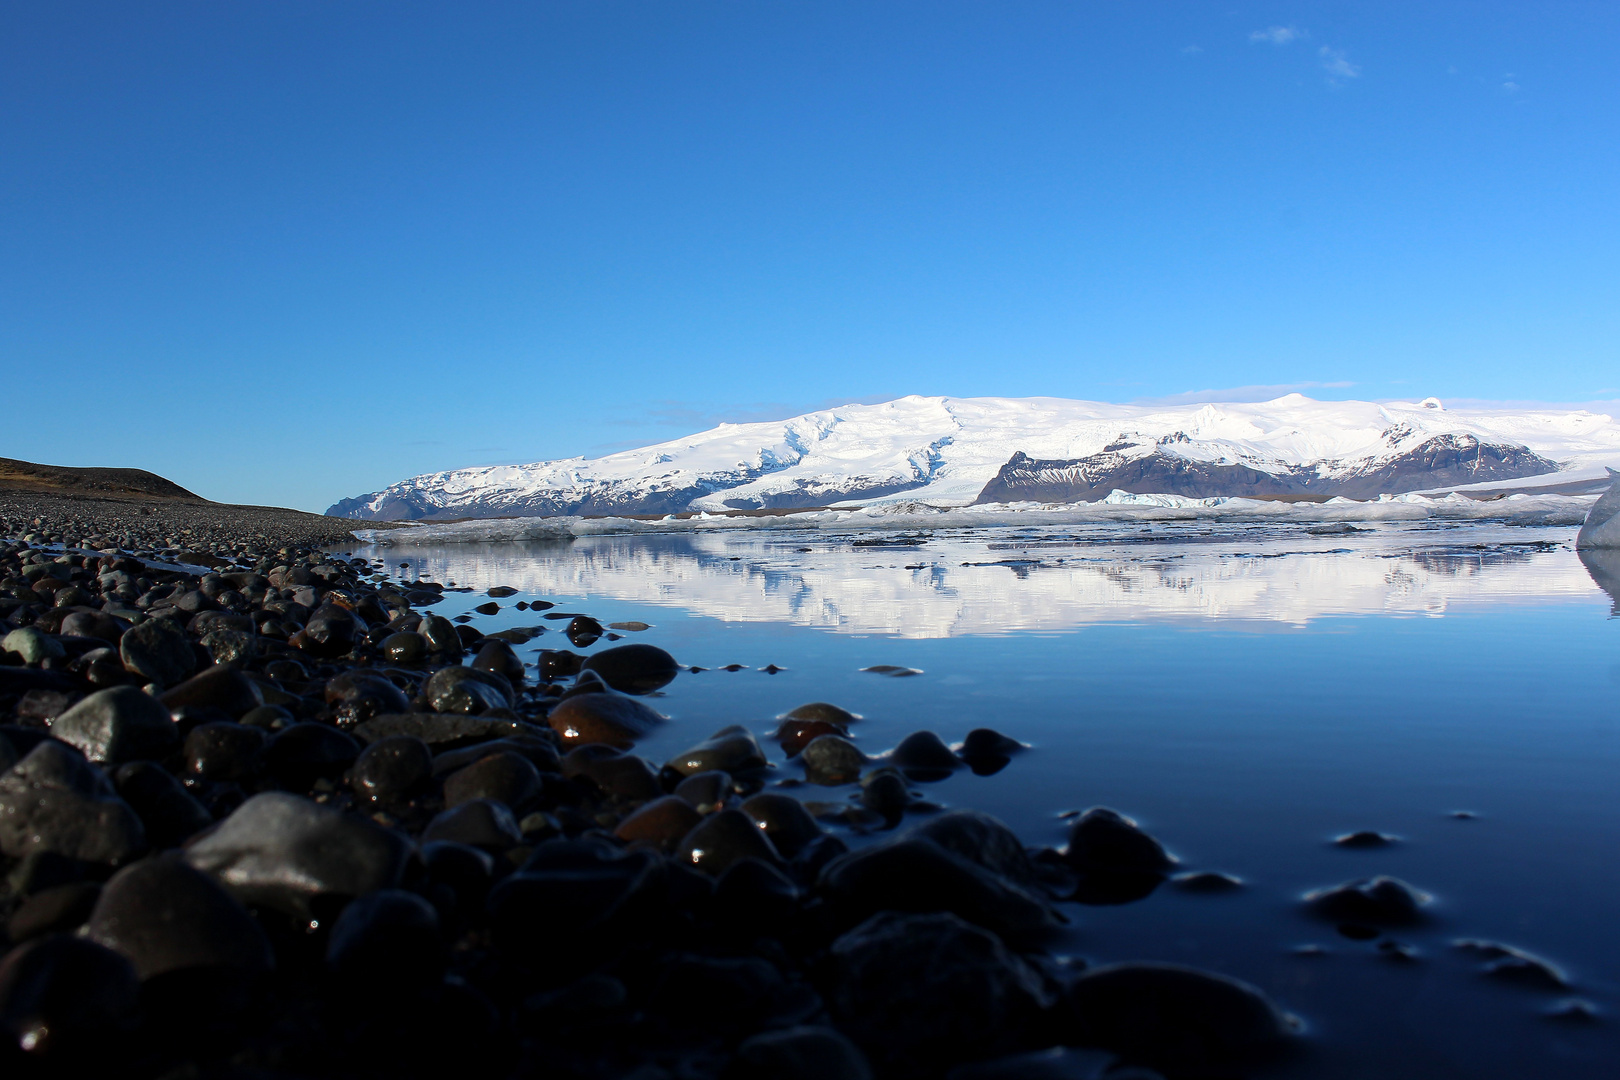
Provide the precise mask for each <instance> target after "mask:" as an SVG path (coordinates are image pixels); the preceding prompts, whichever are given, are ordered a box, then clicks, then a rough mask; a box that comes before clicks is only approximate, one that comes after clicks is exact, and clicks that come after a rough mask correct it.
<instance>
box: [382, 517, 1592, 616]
mask: <svg viewBox="0 0 1620 1080" xmlns="http://www.w3.org/2000/svg"><path fill="white" fill-rule="evenodd" d="M1567 532H1568V530H1535V531H1534V532H1529V531H1527V530H1525V529H1508V528H1497V527H1481V528H1469V529H1451V530H1443V531H1434V530H1402V529H1390V530H1380V531H1378V532H1376V533H1369V534H1366V535H1365V536H1355V537H1348V536H1308V535H1305V534H1303V533H1298V532H1294V533H1287V534H1283V533H1277V532H1270V531H1268V532H1266V533H1265V534H1264V535H1259V534H1256V533H1255V532H1254V530H1243V531H1237V530H1234V531H1231V532H1229V533H1226V534H1222V533H1220V532H1218V531H1213V530H1209V529H1202V530H1201V531H1200V532H1198V533H1194V532H1193V531H1192V530H1190V529H1189V530H1184V531H1183V532H1182V533H1181V534H1179V535H1178V534H1174V533H1172V534H1169V535H1162V536H1161V535H1152V536H1146V537H1144V536H1141V535H1137V534H1136V530H1135V529H1134V527H1133V529H1132V531H1131V533H1130V534H1115V535H1113V536H1108V535H1097V536H1094V537H1093V538H1083V539H1073V538H1068V537H1065V536H1060V535H1059V536H1054V535H1049V534H1041V533H1039V532H1038V531H1037V532H1033V533H1031V532H1030V531H1029V530H1023V531H1022V532H1021V533H1019V534H1016V535H1015V534H1014V533H1012V532H1011V531H1008V530H986V531H982V532H978V533H975V534H970V535H960V534H957V535H948V534H935V535H934V536H933V537H932V538H931V539H930V541H929V543H928V544H926V545H924V546H923V547H920V548H893V549H888V548H877V549H874V548H856V547H852V546H850V545H849V544H848V543H847V542H844V541H841V540H837V539H833V540H831V541H829V538H828V537H826V536H825V535H810V534H799V535H798V536H783V535H782V534H781V533H779V532H776V533H728V534H704V533H694V534H679V535H658V536H597V537H585V538H581V539H579V540H576V541H575V542H574V543H573V544H570V545H556V544H551V545H542V544H456V545H449V546H445V547H439V548H431V549H414V548H406V547H394V548H389V549H386V556H387V558H388V559H389V561H390V563H391V564H394V565H397V564H398V563H399V562H402V561H406V560H409V561H410V563H411V565H412V572H413V573H414V572H420V573H422V574H423V575H424V576H427V577H431V578H434V579H437V580H440V581H449V580H454V581H457V582H460V583H461V584H464V585H471V586H474V587H475V588H478V589H485V588H488V587H490V586H492V585H510V586H514V587H516V588H519V589H522V590H524V591H525V592H529V593H535V594H539V595H542V596H548V595H550V596H581V597H590V596H598V597H611V598H613V599H616V600H622V601H630V602H635V603H644V604H654V605H661V606H668V607H675V608H681V609H685V610H690V611H692V612H694V613H696V614H700V615H706V616H712V617H715V618H721V619H727V620H732V621H737V622H786V623H796V624H800V625H806V626H820V627H825V628H827V629H830V630H834V631H838V632H842V633H852V634H883V635H894V636H899V637H917V638H928V637H948V636H953V635H975V634H996V633H1003V632H1007V631H1013V630H1016V631H1020V632H1030V631H1034V632H1040V631H1059V630H1066V629H1070V628H1073V627H1076V626H1082V625H1085V624H1088V623H1098V622H1124V621H1175V620H1179V621H1202V620H1220V621H1259V622H1271V623H1279V622H1280V623H1289V624H1295V625H1299V624H1304V623H1307V622H1309V621H1310V620H1312V619H1315V618H1320V617H1323V616H1328V615H1353V614H1413V615H1439V614H1444V613H1445V612H1446V611H1448V610H1449V609H1450V608H1451V607H1452V606H1454V605H1458V604H1466V603H1478V602H1525V601H1536V600H1546V599H1555V598H1571V597H1583V596H1590V595H1592V592H1593V582H1594V580H1596V581H1597V582H1598V584H1599V585H1600V586H1602V587H1603V588H1605V589H1608V590H1610V592H1611V595H1613V592H1614V589H1615V584H1614V583H1615V581H1616V580H1617V579H1620V566H1616V567H1609V568H1608V569H1607V570H1606V571H1604V572H1605V573H1607V574H1608V575H1609V576H1608V577H1607V578H1603V577H1600V574H1599V571H1598V570H1590V572H1589V566H1590V565H1593V563H1592V562H1591V560H1588V566H1583V565H1582V562H1581V561H1580V560H1577V559H1576V557H1575V555H1574V554H1573V553H1572V552H1570V551H1568V550H1567V549H1565V548H1563V547H1557V546H1554V545H1540V544H1536V543H1534V542H1533V541H1538V540H1543V539H1551V540H1554V541H1558V542H1560V543H1561V542H1563V541H1567V540H1568V536H1567V535H1566V533H1567ZM1527 541H1532V542H1531V543H1527ZM801 546H809V547H812V548H813V550H811V551H809V552H800V551H799V550H797V549H798V548H799V547H801ZM1583 554H1584V553H1583ZM1605 581H1607V582H1608V584H1605Z"/></svg>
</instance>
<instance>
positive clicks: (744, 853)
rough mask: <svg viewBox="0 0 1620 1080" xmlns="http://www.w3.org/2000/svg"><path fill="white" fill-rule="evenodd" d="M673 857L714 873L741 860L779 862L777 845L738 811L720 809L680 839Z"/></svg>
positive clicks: (711, 873) (718, 873)
mask: <svg viewBox="0 0 1620 1080" xmlns="http://www.w3.org/2000/svg"><path fill="white" fill-rule="evenodd" d="M676 858H678V859H679V860H680V861H681V862H684V863H688V864H690V865H692V866H695V867H697V868H698V869H699V870H702V871H703V872H704V873H706V874H710V875H713V876H719V875H720V874H722V873H724V872H725V871H726V870H727V869H728V868H729V867H730V866H731V865H732V864H733V863H736V862H737V861H739V860H741V859H759V860H761V861H762V862H767V863H772V864H775V863H779V862H781V856H780V854H779V853H778V852H777V850H776V846H775V845H774V844H772V843H771V841H770V839H769V838H768V837H767V836H766V835H765V833H764V832H762V831H761V830H760V828H759V827H758V826H757V825H755V824H754V821H753V819H752V818H750V817H749V816H748V815H747V814H746V813H744V812H743V811H741V810H720V811H717V812H715V813H713V814H710V815H708V816H707V817H705V818H704V819H703V820H702V821H701V822H699V823H698V825H697V826H696V827H695V828H694V829H693V830H692V831H691V832H689V833H687V834H686V836H685V837H683V838H682V840H681V843H680V845H679V846H678V848H677V849H676Z"/></svg>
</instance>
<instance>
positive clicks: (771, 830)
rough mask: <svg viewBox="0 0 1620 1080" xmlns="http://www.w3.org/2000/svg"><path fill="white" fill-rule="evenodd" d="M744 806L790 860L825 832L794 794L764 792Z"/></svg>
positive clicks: (749, 799) (748, 813) (747, 801)
mask: <svg viewBox="0 0 1620 1080" xmlns="http://www.w3.org/2000/svg"><path fill="white" fill-rule="evenodd" d="M677 790H678V789H677ZM741 809H742V812H743V813H745V814H747V815H748V817H749V819H750V820H751V821H753V823H754V825H755V827H756V828H758V829H759V830H760V831H761V832H763V833H764V834H765V835H766V836H767V837H769V838H770V841H771V843H772V844H774V845H775V846H776V848H777V850H778V851H780V852H781V853H782V854H783V855H785V856H786V857H788V858H790V859H791V858H793V857H795V856H796V855H798V853H799V852H800V850H802V849H803V848H804V846H805V845H806V844H808V843H810V842H811V841H813V840H815V839H816V838H817V837H819V836H821V835H822V831H821V826H820V825H817V824H816V819H815V818H813V817H811V816H810V811H808V810H806V809H805V808H804V804H803V803H802V802H800V801H799V800H798V799H795V798H794V797H793V796H791V795H783V794H781V793H780V792H775V791H763V792H760V793H759V794H758V795H754V796H752V797H750V798H748V799H746V800H744V802H743V804H742V807H741Z"/></svg>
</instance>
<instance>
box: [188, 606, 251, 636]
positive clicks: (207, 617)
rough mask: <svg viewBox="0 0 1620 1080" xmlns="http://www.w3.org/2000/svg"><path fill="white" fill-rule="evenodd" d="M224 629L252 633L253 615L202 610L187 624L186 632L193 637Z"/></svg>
mask: <svg viewBox="0 0 1620 1080" xmlns="http://www.w3.org/2000/svg"><path fill="white" fill-rule="evenodd" d="M222 630H224V631H231V632H234V633H239V634H250V635H251V634H252V633H253V617H252V616H251V615H245V614H241V613H238V612H234V611H201V612H198V613H197V614H196V615H193V616H192V617H191V621H190V622H188V623H187V624H186V632H187V633H189V634H191V635H192V636H193V637H199V638H200V637H205V636H206V635H208V634H212V633H216V632H219V631H222Z"/></svg>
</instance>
